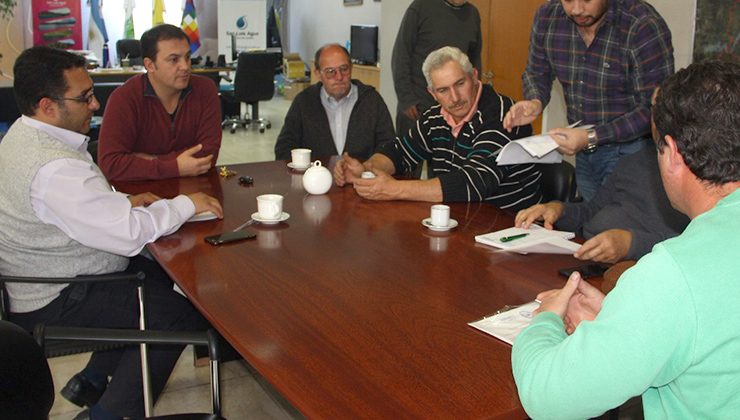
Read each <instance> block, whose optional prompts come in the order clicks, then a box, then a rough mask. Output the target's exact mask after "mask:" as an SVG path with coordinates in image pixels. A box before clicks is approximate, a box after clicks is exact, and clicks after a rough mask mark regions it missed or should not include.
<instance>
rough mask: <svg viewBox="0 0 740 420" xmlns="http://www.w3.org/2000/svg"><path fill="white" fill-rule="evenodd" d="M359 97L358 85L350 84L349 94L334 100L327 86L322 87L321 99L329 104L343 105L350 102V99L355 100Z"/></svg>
mask: <svg viewBox="0 0 740 420" xmlns="http://www.w3.org/2000/svg"><path fill="white" fill-rule="evenodd" d="M356 96H357V85H355V84H354V83H350V88H349V93H347V94H346V95H345V96H343V97H341V98H339V99H334V97H333V96H329V93H328V92H327V91H326V86H323V85H322V86H321V98H322V99H323V100H324V102H325V103H327V104H341V103H343V102H346V101H348V100H350V98H354V97H356Z"/></svg>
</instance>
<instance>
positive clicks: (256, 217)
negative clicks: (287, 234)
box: [252, 212, 290, 225]
mask: <svg viewBox="0 0 740 420" xmlns="http://www.w3.org/2000/svg"><path fill="white" fill-rule="evenodd" d="M289 218H290V214H288V213H286V212H283V214H281V215H280V218H279V219H263V218H261V217H260V214H259V213H258V212H254V213H252V219H254V220H256V221H258V222H260V223H264V224H266V225H274V224H277V223H280V222H284V221H286V220H288V219H289Z"/></svg>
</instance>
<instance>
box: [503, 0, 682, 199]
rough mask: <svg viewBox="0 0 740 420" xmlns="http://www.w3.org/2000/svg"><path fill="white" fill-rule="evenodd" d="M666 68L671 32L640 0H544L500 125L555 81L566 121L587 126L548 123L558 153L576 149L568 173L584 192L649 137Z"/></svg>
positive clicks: (533, 107)
mask: <svg viewBox="0 0 740 420" xmlns="http://www.w3.org/2000/svg"><path fill="white" fill-rule="evenodd" d="M672 73H673V46H672V44H671V33H670V31H669V29H668V26H667V25H666V23H665V21H664V20H663V18H662V17H661V16H660V15H659V14H658V12H657V11H655V9H654V8H653V7H652V6H650V5H649V4H647V3H645V2H644V1H642V0H549V1H548V2H547V3H545V4H544V5H542V6H540V8H539V10H538V11H537V13H536V15H535V18H534V23H533V25H532V32H531V35H530V44H529V60H528V63H527V67H526V69H525V71H524V74H523V75H522V80H523V82H524V97H525V99H526V100H523V101H519V102H517V103H516V104H515V105H514V106H513V107H512V108H511V110H510V111H509V112H508V114H507V115H506V117H505V118H504V127H505V128H506V129H507V130H511V129H512V127H515V126H519V125H522V124H529V123H530V122H532V121H533V120H534V119H535V118H537V116H538V115H540V114H541V113H542V109H543V108H544V107H545V105H547V103H548V102H549V101H550V90H551V88H552V81H553V80H554V79H556V78H557V79H558V80H559V81H560V83H561V84H562V85H563V91H564V93H565V102H566V105H567V109H568V121H569V122H570V123H574V122H576V121H582V124H593V125H594V127H593V128H592V129H582V128H556V129H554V130H551V131H550V134H553V138H554V139H555V141H556V142H557V143H558V144H559V145H560V148H559V150H560V151H561V152H562V153H565V154H568V155H573V154H576V153H577V156H576V180H577V184H578V189H579V191H580V193H581V196H582V197H583V198H584V199H586V200H589V199H590V198H591V197H593V195H594V194H595V193H596V191H597V189H598V187H599V185H601V184H602V182H603V180H604V179H605V178H606V176H607V175H608V174H609V173H611V171H612V170H613V168H614V165H615V164H616V162H617V160H619V158H620V157H621V156H624V155H627V154H631V153H634V152H636V151H638V150H639V149H641V148H642V147H643V146H645V145H646V144H647V143H648V142H649V141H650V140H649V136H650V99H651V96H652V94H653V91H654V90H655V88H656V87H657V86H658V85H659V84H660V83H661V82H662V81H663V79H665V78H666V77H667V76H669V75H670V74H672Z"/></svg>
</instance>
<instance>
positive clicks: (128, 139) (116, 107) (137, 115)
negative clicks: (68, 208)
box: [98, 25, 221, 181]
mask: <svg viewBox="0 0 740 420" xmlns="http://www.w3.org/2000/svg"><path fill="white" fill-rule="evenodd" d="M141 54H142V56H143V57H144V67H145V68H146V74H142V75H140V76H135V77H132V78H131V79H129V80H128V81H127V82H126V83H125V84H124V85H123V86H121V87H119V88H118V89H116V90H115V91H113V93H112V94H111V96H110V98H109V99H108V104H107V106H106V107H105V112H104V114H103V124H102V126H101V128H100V142H99V145H98V162H99V163H100V169H102V170H103V173H104V174H105V176H106V177H108V179H109V180H111V181H135V180H147V179H163V178H176V177H180V176H196V175H200V174H203V173H205V172H206V171H208V170H209V169H210V168H211V167H213V165H215V164H216V159H217V158H218V151H219V148H220V147H221V103H220V102H219V98H218V89H217V88H216V85H215V84H214V83H213V81H211V80H210V79H208V78H206V77H202V76H197V75H191V74H190V70H191V69H190V41H189V39H188V36H187V35H185V32H183V31H182V29H180V28H178V27H176V26H172V25H158V26H155V27H153V28H152V29H150V30H148V31H146V32H144V34H143V35H142V36H141Z"/></svg>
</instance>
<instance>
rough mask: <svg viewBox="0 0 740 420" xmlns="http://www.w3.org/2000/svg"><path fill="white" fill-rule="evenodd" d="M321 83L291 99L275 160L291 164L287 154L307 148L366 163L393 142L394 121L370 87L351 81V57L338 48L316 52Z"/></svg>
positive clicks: (332, 46) (342, 48)
mask: <svg viewBox="0 0 740 420" xmlns="http://www.w3.org/2000/svg"><path fill="white" fill-rule="evenodd" d="M314 63H315V65H316V69H315V70H314V71H315V72H316V75H317V76H318V77H319V81H320V82H319V83H316V84H315V85H312V86H310V87H308V88H307V89H306V90H304V91H303V92H301V93H299V94H298V96H296V98H295V99H294V100H293V103H292V104H291V105H290V109H289V110H288V114H287V115H286V116H285V124H284V125H283V129H282V130H281V131H280V135H279V136H278V138H277V142H276V143H275V159H279V160H290V151H291V150H292V149H297V148H308V149H311V151H312V153H313V155H314V156H330V155H338V154H342V153H348V154H349V155H350V156H353V157H355V158H356V159H361V160H365V159H367V158H369V157H370V155H372V154H373V153H374V152H375V148H376V147H378V145H379V144H380V143H383V142H386V141H390V140H393V138H395V135H394V134H393V121H392V120H391V115H390V113H389V112H388V107H387V106H386V105H385V102H384V101H383V98H382V97H381V96H380V94H378V92H377V91H376V90H375V88H373V87H372V86H367V85H365V84H363V83H362V82H360V81H359V80H352V63H351V62H350V58H349V53H348V52H347V50H346V49H345V48H344V47H342V46H341V45H339V44H328V45H324V46H323V47H321V48H319V50H318V51H316V57H315V60H314Z"/></svg>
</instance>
